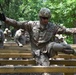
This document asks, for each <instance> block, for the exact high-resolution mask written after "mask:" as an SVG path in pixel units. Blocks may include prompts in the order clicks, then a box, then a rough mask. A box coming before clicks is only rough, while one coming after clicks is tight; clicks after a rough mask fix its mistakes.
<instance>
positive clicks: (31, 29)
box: [0, 7, 76, 75]
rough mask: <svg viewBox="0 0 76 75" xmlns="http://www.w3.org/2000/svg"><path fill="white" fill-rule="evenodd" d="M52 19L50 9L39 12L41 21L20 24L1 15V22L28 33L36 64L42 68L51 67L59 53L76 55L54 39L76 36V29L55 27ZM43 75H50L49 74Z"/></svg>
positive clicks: (72, 50) (66, 45)
mask: <svg viewBox="0 0 76 75" xmlns="http://www.w3.org/2000/svg"><path fill="white" fill-rule="evenodd" d="M50 18H51V12H50V9H48V8H45V7H44V8H41V9H40V11H39V19H40V20H39V21H26V22H18V21H16V20H14V19H11V18H8V17H6V16H5V15H4V14H3V13H0V20H2V21H4V22H5V23H6V24H7V25H12V26H13V27H15V28H22V29H24V30H26V31H28V33H29V35H30V42H31V51H32V54H33V56H34V58H35V59H36V63H37V64H38V65H41V66H49V65H50V62H49V58H50V57H53V56H54V55H55V54H56V53H57V52H63V53H66V54H73V55H76V51H75V50H74V49H72V48H71V47H70V46H69V45H68V44H62V43H56V42H55V41H54V39H53V38H54V36H55V35H56V34H75V33H76V28H64V27H61V26H59V25H55V24H53V23H51V22H49V19H50ZM43 75H49V73H44V74H43Z"/></svg>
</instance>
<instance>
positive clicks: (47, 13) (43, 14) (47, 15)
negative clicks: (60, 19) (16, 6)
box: [39, 8, 51, 18]
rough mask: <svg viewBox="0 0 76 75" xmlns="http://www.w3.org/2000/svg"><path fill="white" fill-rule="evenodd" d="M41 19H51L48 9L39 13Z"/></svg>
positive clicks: (43, 9) (42, 9)
mask: <svg viewBox="0 0 76 75" xmlns="http://www.w3.org/2000/svg"><path fill="white" fill-rule="evenodd" d="M39 17H49V18H50V17H51V12H50V10H49V9H48V8H41V9H40V11H39Z"/></svg>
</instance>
